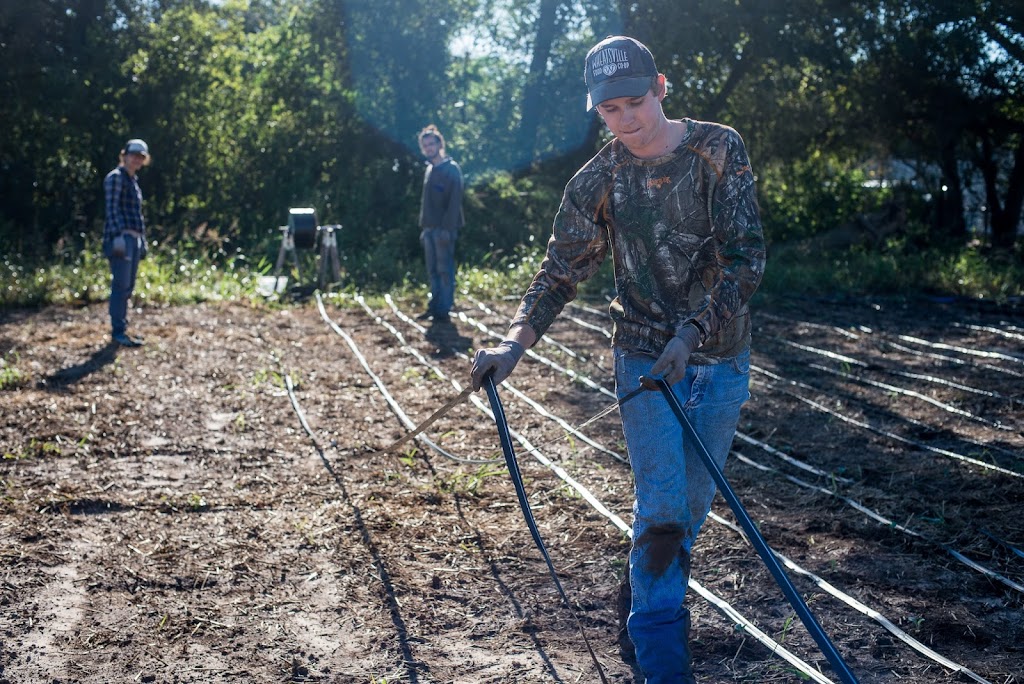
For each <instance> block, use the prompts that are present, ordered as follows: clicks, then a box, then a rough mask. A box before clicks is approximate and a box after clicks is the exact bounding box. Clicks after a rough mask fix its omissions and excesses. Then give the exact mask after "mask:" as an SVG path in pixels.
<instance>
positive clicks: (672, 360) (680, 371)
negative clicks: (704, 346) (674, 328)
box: [651, 325, 700, 385]
mask: <svg viewBox="0 0 1024 684" xmlns="http://www.w3.org/2000/svg"><path fill="white" fill-rule="evenodd" d="M699 346H700V332H699V331H698V330H697V327H696V326H694V325H687V326H684V327H683V329H682V330H681V331H679V332H678V333H676V336H675V337H673V338H672V339H671V340H669V341H668V344H666V345H665V350H664V351H663V352H661V356H659V357H658V360H657V361H655V362H654V365H653V366H651V375H661V374H664V375H663V376H662V377H663V378H664V380H665V382H667V383H668V384H669V385H674V384H676V383H677V382H679V381H680V380H682V379H683V376H684V375H686V364H688V363H689V362H690V354H692V353H693V351H694V350H695V349H696V348H697V347H699Z"/></svg>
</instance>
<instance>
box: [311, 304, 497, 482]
mask: <svg viewBox="0 0 1024 684" xmlns="http://www.w3.org/2000/svg"><path fill="white" fill-rule="evenodd" d="M316 305H317V308H319V309H320V316H321V317H322V318H323V319H324V321H326V322H327V324H328V325H329V326H330V327H331V329H332V330H334V332H336V333H338V335H340V336H341V338H342V339H343V340H345V343H346V344H348V346H349V349H351V350H352V353H353V354H354V355H355V357H356V360H358V361H359V363H360V365H361V366H362V367H363V370H365V371H366V373H367V374H368V375H369V376H370V379H372V380H373V384H374V385H376V386H377V390H378V391H379V392H380V393H381V395H382V396H383V397H384V400H385V401H386V402H387V404H388V406H390V407H391V411H392V412H393V413H394V414H395V415H396V416H397V417H398V419H399V420H400V421H401V422H402V424H403V425H405V427H406V429H407V430H415V429H416V423H414V422H413V421H412V419H411V418H409V416H407V415H406V413H405V411H403V410H402V407H401V406H400V405H399V403H398V402H397V401H395V398H394V397H392V396H391V393H390V392H388V388H387V387H386V386H385V385H384V382H383V381H382V380H381V379H380V378H379V377H378V376H377V374H376V373H374V372H373V369H371V368H370V364H369V363H367V361H366V357H364V356H363V355H362V354H361V353H360V351H359V347H358V345H356V343H355V340H353V339H352V338H351V337H350V336H349V335H348V333H346V332H345V331H344V330H342V329H341V328H340V327H339V326H338V324H337V323H335V322H334V321H333V320H331V317H330V316H328V315H327V310H326V309H325V308H324V301H323V299H322V298H321V297H320V293H319V292H316ZM416 439H418V440H419V441H421V442H423V443H424V444H425V445H427V446H428V447H430V448H431V449H433V450H434V451H436V452H437V453H438V454H440V455H441V456H444V457H445V458H447V459H449V460H451V461H455V462H456V463H472V464H474V465H479V464H481V463H482V462H481V461H467V460H466V459H464V458H462V457H460V456H456V455H455V454H451V453H448V452H447V451H445V450H444V449H442V448H441V447H440V446H439V445H438V444H436V443H435V442H434V441H433V440H431V439H429V438H428V437H425V436H423V435H419V436H418V437H416Z"/></svg>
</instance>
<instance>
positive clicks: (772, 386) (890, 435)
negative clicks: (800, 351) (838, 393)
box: [750, 365, 1024, 478]
mask: <svg viewBox="0 0 1024 684" xmlns="http://www.w3.org/2000/svg"><path fill="white" fill-rule="evenodd" d="M750 369H751V370H756V371H757V372H759V373H762V374H764V375H767V376H768V377H769V378H772V379H773V380H777V381H779V382H783V383H786V384H791V385H797V386H800V385H801V383H797V382H796V381H794V380H786V379H784V378H782V377H780V376H778V375H776V374H775V373H772V372H771V371H767V370H765V369H763V368H758V367H756V366H753V365H751V366H750ZM751 383H753V384H756V385H759V386H761V387H766V388H768V389H770V390H775V391H776V392H782V393H783V394H787V395H789V396H791V397H793V398H794V399H797V400H799V401H802V402H803V403H805V404H807V405H808V406H810V407H812V408H814V409H815V410H818V411H821V412H823V413H827V414H829V415H830V416H834V417H836V418H838V419H839V420H841V421H843V422H844V423H848V424H850V425H854V426H856V427H859V428H863V429H865V430H870V431H871V432H874V433H875V434H878V435H882V436H883V437H888V438H889V439H892V440H895V441H897V442H900V443H902V444H909V445H910V446H913V447H917V448H918V449H923V450H924V451H930V452H932V453H934V454H939V455H940V456H946V457H947V458H952V459H955V460H957V461H963V462H964V463H970V464H971V465H976V466H978V467H979V468H985V469H986V470H991V471H993V472H997V473H1002V474H1003V475H1009V476H1011V477H1019V478H1024V473H1018V472H1015V471H1013V470H1009V469H1008V468H1003V467H1001V466H997V465H992V464H990V463H985V462H984V461H980V460H978V459H976V458H971V457H970V456H964V455H963V454H958V453H956V452H954V451H948V450H946V449H940V448H939V447H934V446H931V445H929V444H924V443H923V442H918V441H916V440H913V439H910V438H909V437H903V436H902V435H897V434H896V433H894V432H889V431H887V430H883V429H882V428H879V427H875V426H874V425H871V424H870V423H865V422H863V421H860V420H857V419H855V418H851V417H849V416H846V415H843V414H842V413H839V412H838V411H833V410H832V409H830V408H828V407H827V406H822V405H821V404H819V403H818V402H816V401H814V400H812V399H808V398H806V397H802V396H800V395H799V394H797V393H796V392H793V391H791V390H788V389H785V388H784V387H779V386H777V385H775V384H773V383H766V382H759V381H757V380H751ZM805 388H806V389H810V390H812V391H815V392H816V391H818V390H816V389H814V388H813V387H807V386H805Z"/></svg>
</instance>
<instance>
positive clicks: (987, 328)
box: [949, 321, 1024, 342]
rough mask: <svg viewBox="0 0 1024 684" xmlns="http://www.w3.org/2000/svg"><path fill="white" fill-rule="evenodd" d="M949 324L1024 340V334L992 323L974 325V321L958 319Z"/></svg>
mask: <svg viewBox="0 0 1024 684" xmlns="http://www.w3.org/2000/svg"><path fill="white" fill-rule="evenodd" d="M1004 323H1005V322H1004ZM949 325H950V326H952V327H954V328H966V329H967V330H973V331H974V332H987V333H992V334H993V335H1001V336H1002V337H1006V338H1008V339H1011V340H1020V341H1022V342H1024V335H1019V334H1017V333H1015V332H1011V331H1010V330H1003V329H1002V328H996V327H995V326H991V325H974V324H972V323H958V322H956V321H954V322H953V323H950V324H949Z"/></svg>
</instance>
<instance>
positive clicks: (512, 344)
mask: <svg viewBox="0 0 1024 684" xmlns="http://www.w3.org/2000/svg"><path fill="white" fill-rule="evenodd" d="M501 343H502V344H504V345H505V346H507V347H508V348H509V349H511V350H512V353H513V354H515V355H516V358H518V359H521V358H523V354H525V353H526V347H524V346H523V345H522V344H520V343H519V342H516V341H515V340H502V341H501Z"/></svg>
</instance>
